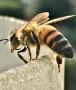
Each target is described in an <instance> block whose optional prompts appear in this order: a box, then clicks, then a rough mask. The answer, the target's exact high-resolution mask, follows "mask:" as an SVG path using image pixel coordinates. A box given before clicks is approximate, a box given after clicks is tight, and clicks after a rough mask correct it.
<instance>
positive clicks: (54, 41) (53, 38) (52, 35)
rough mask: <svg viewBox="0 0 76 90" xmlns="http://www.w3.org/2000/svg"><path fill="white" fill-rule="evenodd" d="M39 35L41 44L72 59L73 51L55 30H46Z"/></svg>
mask: <svg viewBox="0 0 76 90" xmlns="http://www.w3.org/2000/svg"><path fill="white" fill-rule="evenodd" d="M40 33H41V36H40V37H42V38H43V42H44V43H45V44H46V45H47V46H49V47H50V48H51V49H52V50H54V51H55V52H56V53H58V54H60V55H62V56H64V57H67V58H72V57H73V51H72V47H71V45H70V43H69V41H68V40H67V39H66V38H65V37H64V36H63V35H62V34H61V33H60V32H59V31H57V30H55V29H53V30H49V29H48V28H47V30H46V29H44V30H41V32H40ZM41 40H42V39H41Z"/></svg>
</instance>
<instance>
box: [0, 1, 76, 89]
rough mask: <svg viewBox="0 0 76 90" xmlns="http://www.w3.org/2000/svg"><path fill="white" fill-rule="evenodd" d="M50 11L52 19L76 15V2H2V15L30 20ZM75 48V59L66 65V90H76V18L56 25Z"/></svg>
mask: <svg viewBox="0 0 76 90" xmlns="http://www.w3.org/2000/svg"><path fill="white" fill-rule="evenodd" d="M45 11H48V12H49V13H50V16H49V17H50V19H53V18H58V17H61V16H65V15H71V14H76V0H0V15H3V16H12V17H16V18H19V19H23V20H24V19H25V20H30V19H31V18H32V17H33V16H34V15H36V14H38V13H40V12H45ZM55 27H56V28H58V30H60V32H62V33H63V34H64V35H65V37H67V38H68V40H69V41H70V43H71V44H72V46H73V50H74V58H73V59H68V60H66V63H65V90H76V17H73V18H71V19H68V20H66V21H63V22H59V23H58V24H56V25H55Z"/></svg>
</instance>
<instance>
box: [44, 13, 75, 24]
mask: <svg viewBox="0 0 76 90" xmlns="http://www.w3.org/2000/svg"><path fill="white" fill-rule="evenodd" d="M74 16H76V15H69V16H63V17H60V18H56V19H53V20H49V21H48V22H46V23H44V24H54V23H57V22H60V21H63V20H66V19H69V18H71V17H74Z"/></svg>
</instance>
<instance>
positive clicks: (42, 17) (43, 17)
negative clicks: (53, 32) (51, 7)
mask: <svg viewBox="0 0 76 90" xmlns="http://www.w3.org/2000/svg"><path fill="white" fill-rule="evenodd" d="M48 16H49V13H48V12H43V13H40V14H37V15H36V16H35V17H33V18H32V19H31V21H30V23H32V22H37V24H39V25H41V24H44V23H45V22H47V21H48V20H49V17H48Z"/></svg>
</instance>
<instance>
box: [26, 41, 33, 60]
mask: <svg viewBox="0 0 76 90" xmlns="http://www.w3.org/2000/svg"><path fill="white" fill-rule="evenodd" d="M26 45H27V48H28V52H29V55H30V61H31V60H32V55H31V50H30V47H29V45H28V43H27V41H26Z"/></svg>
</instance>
